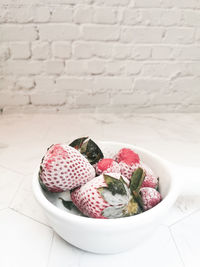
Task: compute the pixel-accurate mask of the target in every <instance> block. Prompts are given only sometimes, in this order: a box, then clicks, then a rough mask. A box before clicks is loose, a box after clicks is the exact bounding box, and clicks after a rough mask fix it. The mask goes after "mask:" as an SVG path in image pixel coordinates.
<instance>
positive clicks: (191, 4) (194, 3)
mask: <svg viewBox="0 0 200 267" xmlns="http://www.w3.org/2000/svg"><path fill="white" fill-rule="evenodd" d="M163 2H164V0H163ZM173 5H176V6H177V7H181V8H196V7H197V8H198V7H199V6H200V3H199V0H190V1H188V0H181V1H179V0H174V1H173Z"/></svg>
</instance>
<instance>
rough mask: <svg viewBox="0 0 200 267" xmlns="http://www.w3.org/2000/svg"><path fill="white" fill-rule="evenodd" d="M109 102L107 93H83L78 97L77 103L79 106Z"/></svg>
mask: <svg viewBox="0 0 200 267" xmlns="http://www.w3.org/2000/svg"><path fill="white" fill-rule="evenodd" d="M108 103H109V98H108V95H107V94H93V95H92V94H90V95H88V94H87V95H86V94H82V95H80V96H78V97H77V98H76V104H77V105H78V106H88V105H89V106H95V107H96V106H98V105H105V104H108Z"/></svg>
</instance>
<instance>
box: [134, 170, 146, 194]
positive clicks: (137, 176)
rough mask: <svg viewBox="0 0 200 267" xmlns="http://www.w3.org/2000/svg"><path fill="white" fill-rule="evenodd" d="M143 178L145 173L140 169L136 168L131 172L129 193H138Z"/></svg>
mask: <svg viewBox="0 0 200 267" xmlns="http://www.w3.org/2000/svg"><path fill="white" fill-rule="evenodd" d="M144 177H145V171H144V170H143V169H142V168H137V169H136V170H135V171H134V172H133V174H132V176H131V182H130V190H131V192H133V191H135V192H137V193H138V192H139V191H140V187H141V185H142V183H143V181H144Z"/></svg>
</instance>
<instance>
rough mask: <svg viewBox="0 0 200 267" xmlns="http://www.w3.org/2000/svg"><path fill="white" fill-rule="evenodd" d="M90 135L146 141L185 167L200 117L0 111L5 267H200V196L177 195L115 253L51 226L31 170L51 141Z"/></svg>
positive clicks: (191, 160) (199, 140)
mask: <svg viewBox="0 0 200 267" xmlns="http://www.w3.org/2000/svg"><path fill="white" fill-rule="evenodd" d="M88 135H89V136H90V137H92V138H93V139H96V140H104V141H106V140H108V141H109V140H112V141H119V142H124V143H131V144H134V145H137V146H141V147H144V148H146V149H149V150H151V151H152V152H155V153H157V154H158V155H160V156H161V157H163V158H165V159H167V160H170V161H171V162H173V163H176V164H180V165H182V166H195V167H198V166H199V165H200V153H199V151H200V114H89V113H83V114H78V113H77V114H71V115H64V114H58V115H53V114H52V115H51V114H34V115H32V114H26V115H20V114H15V115H2V116H0V251H1V253H0V254H1V255H0V266H2V267H23V266H26V267H27V266H28V267H32V266H33V267H36V266H37V267H57V266H58V267H92V266H104V267H107V266H110V265H111V264H114V265H115V266H122V265H124V264H126V263H128V264H130V263H132V264H131V265H132V266H140V267H141V266H142V267H143V266H145V267H146V266H154V267H157V266H159V267H160V266H162V267H164V266H166V267H169V266H173V267H176V266H177V267H179V266H180V267H181V266H182V267H183V266H186V267H196V266H200V253H199V239H200V227H199V225H200V194H199V195H196V196H195V195H193V196H180V197H179V198H178V199H177V202H176V203H175V205H174V206H173V208H172V209H171V210H170V212H169V214H168V216H167V218H166V221H165V222H164V224H163V225H162V226H160V227H159V228H158V229H157V231H156V232H155V233H154V234H153V235H152V237H151V238H149V239H147V240H144V241H143V242H141V244H140V245H138V247H136V248H134V249H131V250H129V251H127V252H124V253H120V254H116V255H97V254H92V253H88V252H85V251H82V250H80V249H77V248H75V247H73V246H71V245H70V244H69V243H67V242H65V241H64V240H63V239H61V238H60V237H59V236H58V235H57V234H56V233H55V232H54V231H53V230H52V229H51V227H50V226H49V225H48V221H47V220H46V218H45V216H44V214H43V211H42V210H41V208H40V206H39V205H38V204H37V202H36V201H35V199H34V196H33V193H32V188H31V181H32V176H33V173H34V170H35V168H36V166H38V164H39V162H40V159H41V158H42V156H43V154H44V153H45V151H46V149H47V148H48V147H49V146H50V145H51V144H53V143H54V144H55V143H60V142H70V141H72V140H73V139H75V138H77V137H80V136H88ZM199 178H200V176H199Z"/></svg>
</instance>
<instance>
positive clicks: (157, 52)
mask: <svg viewBox="0 0 200 267" xmlns="http://www.w3.org/2000/svg"><path fill="white" fill-rule="evenodd" d="M171 55H172V47H170V46H153V47H152V58H153V59H159V60H160V59H170V58H171Z"/></svg>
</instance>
